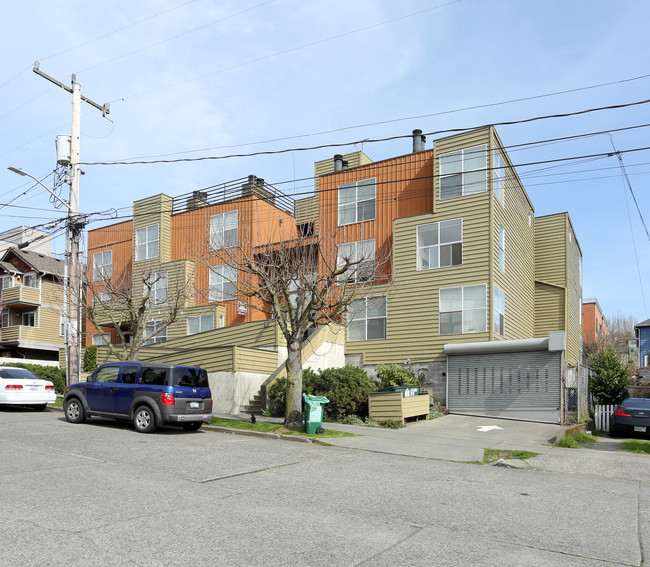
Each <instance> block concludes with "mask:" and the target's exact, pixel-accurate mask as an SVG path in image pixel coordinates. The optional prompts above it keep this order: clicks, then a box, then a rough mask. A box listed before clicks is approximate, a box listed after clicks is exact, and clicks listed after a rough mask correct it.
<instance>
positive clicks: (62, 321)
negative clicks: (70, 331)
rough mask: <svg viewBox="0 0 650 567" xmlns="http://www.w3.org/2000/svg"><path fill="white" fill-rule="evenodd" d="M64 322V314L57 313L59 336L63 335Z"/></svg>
mask: <svg viewBox="0 0 650 567" xmlns="http://www.w3.org/2000/svg"><path fill="white" fill-rule="evenodd" d="M65 322H66V316H65V315H59V336H60V337H65Z"/></svg>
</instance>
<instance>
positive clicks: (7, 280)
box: [0, 276, 14, 289]
mask: <svg viewBox="0 0 650 567" xmlns="http://www.w3.org/2000/svg"><path fill="white" fill-rule="evenodd" d="M13 286H14V281H13V278H12V277H11V276H2V277H0V289H8V288H10V287H13Z"/></svg>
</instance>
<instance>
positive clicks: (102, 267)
mask: <svg viewBox="0 0 650 567" xmlns="http://www.w3.org/2000/svg"><path fill="white" fill-rule="evenodd" d="M112 275H113V251H112V250H105V251H104V252H97V253H95V254H93V281H94V282H97V281H101V280H109V279H110V278H111V276H112Z"/></svg>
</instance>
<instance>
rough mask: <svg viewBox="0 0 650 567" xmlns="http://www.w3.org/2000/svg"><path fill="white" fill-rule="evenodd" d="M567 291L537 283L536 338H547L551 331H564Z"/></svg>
mask: <svg viewBox="0 0 650 567" xmlns="http://www.w3.org/2000/svg"><path fill="white" fill-rule="evenodd" d="M564 296H565V290H564V288H561V287H556V286H551V285H547V284H543V283H540V282H537V283H536V284H535V336H536V337H547V336H548V334H549V332H551V331H563V330H564V317H565V308H564Z"/></svg>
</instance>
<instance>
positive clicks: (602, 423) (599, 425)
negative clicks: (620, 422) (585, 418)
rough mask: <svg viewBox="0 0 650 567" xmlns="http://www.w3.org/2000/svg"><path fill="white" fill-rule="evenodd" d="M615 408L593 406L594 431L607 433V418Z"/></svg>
mask: <svg viewBox="0 0 650 567" xmlns="http://www.w3.org/2000/svg"><path fill="white" fill-rule="evenodd" d="M616 407H617V406H598V405H597V406H594V422H595V426H596V429H600V431H609V417H610V416H611V415H612V412H613V411H614V410H615V409H616Z"/></svg>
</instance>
